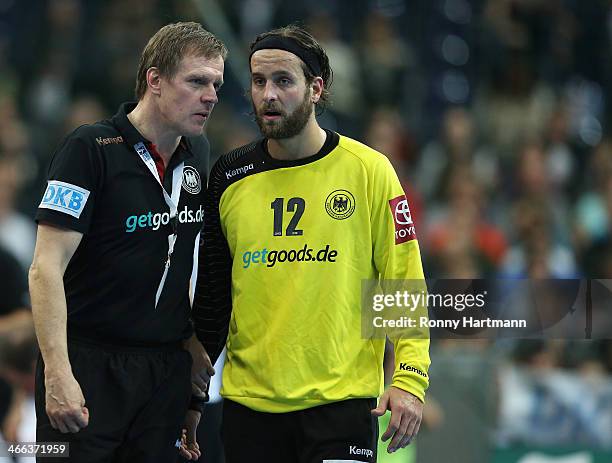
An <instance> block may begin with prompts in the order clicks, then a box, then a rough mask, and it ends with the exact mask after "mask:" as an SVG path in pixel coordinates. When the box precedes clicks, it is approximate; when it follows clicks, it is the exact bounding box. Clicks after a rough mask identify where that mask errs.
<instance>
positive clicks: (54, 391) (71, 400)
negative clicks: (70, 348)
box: [45, 372, 89, 433]
mask: <svg viewBox="0 0 612 463" xmlns="http://www.w3.org/2000/svg"><path fill="white" fill-rule="evenodd" d="M45 389H46V396H45V400H46V411H47V416H48V417H49V421H50V422H51V426H52V427H53V428H54V429H57V430H59V431H60V432H62V433H68V432H72V433H75V432H79V431H80V430H81V429H83V428H84V427H86V426H87V425H88V424H89V410H88V409H87V407H85V397H83V392H82V391H81V386H79V383H78V382H77V380H76V379H75V378H74V376H73V375H72V373H71V372H68V373H59V374H47V372H45Z"/></svg>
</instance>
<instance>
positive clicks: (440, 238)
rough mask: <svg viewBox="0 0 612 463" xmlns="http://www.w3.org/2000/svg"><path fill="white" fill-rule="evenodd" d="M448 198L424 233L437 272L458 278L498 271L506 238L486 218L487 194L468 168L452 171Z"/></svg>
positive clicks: (434, 270)
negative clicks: (483, 192) (484, 193)
mask: <svg viewBox="0 0 612 463" xmlns="http://www.w3.org/2000/svg"><path fill="white" fill-rule="evenodd" d="M446 198H447V200H446V204H447V206H446V207H443V208H440V210H439V212H438V214H437V216H434V217H433V218H432V219H431V221H430V222H429V224H428V229H427V233H426V234H425V239H426V242H427V249H429V255H428V257H429V259H430V261H429V262H428V264H430V265H432V266H433V269H432V270H433V272H434V274H442V275H446V276H448V277H450V276H451V275H454V277H455V278H477V277H478V276H486V275H493V274H495V273H496V272H497V270H498V269H499V267H500V265H501V263H502V261H503V259H504V258H505V254H506V250H507V242H506V237H505V235H504V233H503V231H502V230H501V229H500V228H499V227H497V226H495V224H493V223H491V222H490V221H488V220H487V217H486V212H487V207H486V206H487V204H486V196H485V195H483V194H482V190H481V188H480V185H479V183H478V181H477V180H476V179H475V178H474V176H473V175H472V174H471V171H470V170H469V168H468V167H466V166H462V167H456V168H455V170H454V171H452V172H450V173H449V180H448V184H447V191H446ZM460 269H462V270H460ZM438 272H439V273H438Z"/></svg>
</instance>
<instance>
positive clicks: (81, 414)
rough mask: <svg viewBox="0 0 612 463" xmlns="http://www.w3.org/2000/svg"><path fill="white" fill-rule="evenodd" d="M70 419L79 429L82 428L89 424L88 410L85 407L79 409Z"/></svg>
mask: <svg viewBox="0 0 612 463" xmlns="http://www.w3.org/2000/svg"><path fill="white" fill-rule="evenodd" d="M71 418H72V419H73V421H74V422H75V423H76V424H77V425H78V426H79V428H84V427H85V426H87V425H88V424H89V410H88V409H87V407H81V409H80V410H78V411H76V412H73V413H72V415H71Z"/></svg>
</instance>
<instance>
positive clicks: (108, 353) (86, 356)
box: [36, 342, 192, 463]
mask: <svg viewBox="0 0 612 463" xmlns="http://www.w3.org/2000/svg"><path fill="white" fill-rule="evenodd" d="M68 355H69V358H70V364H71V366H72V372H73V374H74V376H75V378H76V380H77V381H78V383H79V385H80V386H81V390H82V391H83V395H84V397H85V406H86V407H87V408H88V409H89V425H88V426H87V427H85V428H83V429H81V430H80V431H79V432H77V433H74V434H72V433H66V434H63V433H61V432H59V431H58V430H56V429H53V428H52V427H51V424H50V422H49V418H48V416H47V413H46V411H45V381H44V364H43V361H42V358H40V357H39V359H38V365H37V370H36V417H37V424H36V439H37V441H38V442H68V443H69V446H70V457H69V458H68V459H62V461H63V462H64V461H70V462H84V463H98V462H130V463H132V462H134V463H136V462H139V463H140V462H142V463H149V462H151V463H165V462H175V461H176V460H177V457H178V449H177V448H176V446H175V443H176V441H177V439H178V438H179V437H180V432H181V427H182V424H183V420H184V418H185V414H186V411H187V407H188V405H189V399H190V397H191V379H190V376H191V375H190V373H191V362H192V361H191V355H190V354H189V352H187V351H186V350H183V349H182V348H181V347H180V346H173V347H164V348H159V349H145V348H143V349H140V348H136V349H131V348H126V349H123V348H109V347H108V346H104V347H101V346H97V345H88V344H82V343H74V342H71V343H69V345H68ZM37 461H41V462H44V461H53V462H56V463H57V458H55V459H49V458H41V457H38V458H37Z"/></svg>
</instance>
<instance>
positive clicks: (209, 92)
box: [201, 84, 219, 105]
mask: <svg viewBox="0 0 612 463" xmlns="http://www.w3.org/2000/svg"><path fill="white" fill-rule="evenodd" d="M201 101H202V103H207V104H213V105H214V104H217V103H218V102H219V97H218V96H217V90H216V89H215V87H214V85H212V84H211V85H208V86H206V88H205V89H204V91H203V92H202V97H201Z"/></svg>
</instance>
